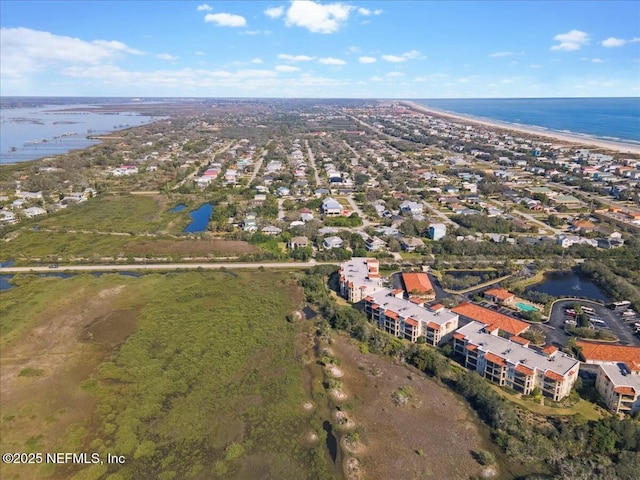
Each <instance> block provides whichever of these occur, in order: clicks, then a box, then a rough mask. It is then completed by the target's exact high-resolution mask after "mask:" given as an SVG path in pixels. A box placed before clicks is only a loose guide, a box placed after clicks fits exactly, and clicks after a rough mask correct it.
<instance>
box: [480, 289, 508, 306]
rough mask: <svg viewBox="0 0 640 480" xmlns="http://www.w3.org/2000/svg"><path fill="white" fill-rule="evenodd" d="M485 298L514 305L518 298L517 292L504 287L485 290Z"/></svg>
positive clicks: (501, 303)
mask: <svg viewBox="0 0 640 480" xmlns="http://www.w3.org/2000/svg"><path fill="white" fill-rule="evenodd" d="M483 295H484V298H486V299H488V300H491V301H492V302H495V303H498V304H500V305H512V304H513V302H514V301H515V299H516V296H515V294H513V293H511V292H510V291H508V290H505V289H504V288H490V289H489V290H486V291H485V292H484V294H483Z"/></svg>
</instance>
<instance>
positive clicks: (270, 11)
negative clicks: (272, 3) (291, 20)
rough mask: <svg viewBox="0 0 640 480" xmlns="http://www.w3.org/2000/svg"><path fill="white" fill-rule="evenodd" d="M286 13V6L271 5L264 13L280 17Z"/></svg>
mask: <svg viewBox="0 0 640 480" xmlns="http://www.w3.org/2000/svg"><path fill="white" fill-rule="evenodd" d="M283 13H284V7H271V8H267V9H266V10H265V11H264V14H265V15H266V16H267V17H269V18H280V17H281V16H282V14H283Z"/></svg>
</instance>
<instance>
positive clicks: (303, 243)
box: [289, 237, 309, 250]
mask: <svg viewBox="0 0 640 480" xmlns="http://www.w3.org/2000/svg"><path fill="white" fill-rule="evenodd" d="M308 246H309V239H308V238H307V237H291V240H289V248H291V249H292V250H295V249H296V248H306V247H308Z"/></svg>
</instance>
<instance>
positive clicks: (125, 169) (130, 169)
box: [111, 165, 138, 177]
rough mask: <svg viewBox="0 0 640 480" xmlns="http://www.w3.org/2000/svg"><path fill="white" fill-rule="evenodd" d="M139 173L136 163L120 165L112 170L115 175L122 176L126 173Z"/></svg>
mask: <svg viewBox="0 0 640 480" xmlns="http://www.w3.org/2000/svg"><path fill="white" fill-rule="evenodd" d="M137 173H138V167H137V166H136V165H120V166H119V167H118V168H114V169H113V170H111V175H113V176H114V177H122V176H125V175H135V174H137Z"/></svg>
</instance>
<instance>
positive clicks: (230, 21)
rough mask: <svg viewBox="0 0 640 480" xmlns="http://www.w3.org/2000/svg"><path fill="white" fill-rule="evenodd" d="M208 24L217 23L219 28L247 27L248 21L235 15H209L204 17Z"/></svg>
mask: <svg viewBox="0 0 640 480" xmlns="http://www.w3.org/2000/svg"><path fill="white" fill-rule="evenodd" d="M204 21H205V22H207V23H215V24H216V25H218V26H219V27H245V26H246V25H247V20H246V19H245V18H244V17H242V16H240V15H234V14H233V13H208V14H206V15H205V16H204Z"/></svg>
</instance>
